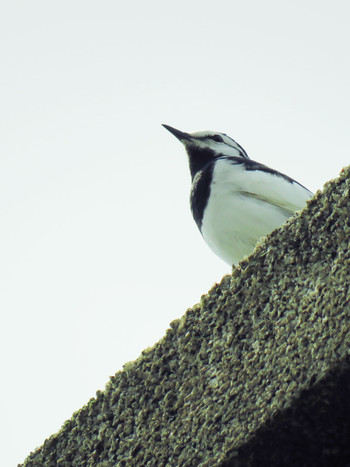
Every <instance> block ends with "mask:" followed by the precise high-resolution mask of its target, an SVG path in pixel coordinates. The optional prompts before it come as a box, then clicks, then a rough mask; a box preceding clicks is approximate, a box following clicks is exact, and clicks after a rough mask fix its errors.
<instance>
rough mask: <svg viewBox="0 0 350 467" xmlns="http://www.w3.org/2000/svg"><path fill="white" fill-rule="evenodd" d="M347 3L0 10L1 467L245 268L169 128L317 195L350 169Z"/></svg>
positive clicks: (12, 6) (78, 3)
mask: <svg viewBox="0 0 350 467" xmlns="http://www.w3.org/2000/svg"><path fill="white" fill-rule="evenodd" d="M349 10H350V7H349V3H348V2H346V1H345V0H344V1H332V2H329V1H327V2H326V1H319V0H318V1H316V0H311V1H305V0H296V1H293V2H286V1H281V0H275V1H271V0H267V1H264V2H261V1H259V0H251V1H244V2H243V1H239V2H238V1H232V0H226V1H216V2H209V1H203V0H201V1H193V0H192V1H191V0H186V1H183V0H178V1H177V2H176V3H174V2H164V1H160V0H159V1H152V0H150V1H148V2H144V1H134V2H124V1H123V2H122V1H116V0H115V1H110V0H106V1H100V2H97V1H94V2H93V1H91V0H84V1H83V0H69V1H64V0H60V1H59V2H58V1H52V2H47V1H44V0H42V1H38V0H31V1H30V2H28V1H24V0H22V1H19V0H18V1H13V2H7V3H6V4H5V3H4V5H3V6H2V11H1V15H0V37H1V43H0V44H1V45H0V47H1V50H0V53H1V73H0V83H1V86H0V102H1V106H0V109H1V111H0V116H1V127H0V128H1V138H0V150H1V157H0V167H1V170H0V192H1V196H0V213H1V219H2V228H1V242H0V264H1V266H0V274H1V294H0V307H1V322H2V326H1V339H0V351H1V355H2V364H1V368H2V384H1V397H0V404H1V405H0V410H1V414H2V416H1V427H0V440H1V444H2V443H3V447H2V449H1V454H0V456H2V457H3V458H2V459H1V458H0V464H1V465H3V466H11V465H16V464H17V463H18V462H22V461H23V460H24V458H25V457H26V456H27V455H28V454H29V452H30V451H31V450H34V449H35V448H36V447H37V446H39V445H41V444H42V443H43V441H44V440H45V438H47V437H48V436H50V435H51V434H53V433H54V432H56V431H58V430H59V429H60V427H61V425H62V423H63V422H64V421H65V420H66V419H68V418H70V417H71V415H72V413H73V412H74V411H76V410H78V409H79V408H80V407H81V406H83V405H84V404H85V403H86V402H87V401H88V400H89V398H90V397H93V396H94V395H95V392H96V390H97V389H103V388H104V385H105V384H106V382H107V381H108V378H109V376H111V375H113V374H114V373H115V372H116V371H118V370H120V369H121V367H122V365H123V364H124V363H125V362H127V361H130V360H133V359H135V358H137V357H138V356H139V354H140V352H141V351H142V350H143V349H144V348H146V347H149V346H152V345H153V344H154V343H155V342H157V340H159V339H160V338H161V337H162V336H163V335H164V334H165V331H166V329H167V327H168V325H169V323H170V322H171V321H172V320H174V319H176V318H179V317H181V316H182V315H183V313H184V312H185V311H186V309H187V308H188V307H190V306H192V305H194V304H195V303H197V302H198V301H199V300H200V297H201V295H202V294H204V293H206V292H207V291H208V290H209V288H210V287H211V286H212V285H213V284H214V283H215V282H217V281H219V280H220V279H221V278H222V276H223V275H224V274H226V273H229V272H230V267H229V266H227V265H226V264H225V263H223V262H222V261H221V260H220V259H219V258H216V257H215V256H214V254H213V253H212V252H211V251H210V250H209V248H208V247H207V246H206V244H205V243H204V241H203V240H202V238H201V235H200V233H199V231H198V230H197V227H196V225H195V223H194V221H193V219H192V217H191V213H190V209H189V201H188V198H189V190H190V175H189V170H188V165H187V159H186V155H185V151H184V149H183V148H182V146H181V144H180V143H179V142H178V141H177V140H176V139H175V138H174V137H173V136H172V135H171V134H170V133H168V132H167V131H166V130H165V129H164V128H162V127H161V123H167V124H169V125H171V126H174V127H176V128H179V129H181V130H183V131H197V130H218V131H222V132H225V133H227V134H228V135H230V136H231V137H233V138H234V139H235V140H237V141H238V142H239V143H240V144H241V145H242V146H243V147H244V148H245V150H246V151H247V152H248V154H249V155H250V157H251V158H252V159H255V160H258V161H259V162H262V163H264V164H266V165H269V166H271V167H273V168H275V169H277V170H280V171H282V172H284V173H286V174H288V175H290V176H291V177H293V178H295V179H296V180H298V181H299V182H300V183H302V184H304V185H305V186H307V187H308V188H309V189H310V190H312V191H316V190H317V189H320V188H322V186H323V184H324V183H325V182H326V181H327V180H329V179H330V178H334V177H336V176H337V175H338V173H339V171H340V170H341V168H342V167H343V166H345V165H347V164H348V163H349V155H348V153H349V150H348V140H347V138H348V133H349V101H350V99H349V98H350V86H349V83H350V65H349V59H348V56H349V43H350V30H349V25H348V18H349V13H350V11H349Z"/></svg>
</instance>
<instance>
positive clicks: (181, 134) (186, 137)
mask: <svg viewBox="0 0 350 467" xmlns="http://www.w3.org/2000/svg"><path fill="white" fill-rule="evenodd" d="M162 125H163V127H164V128H166V129H167V130H168V131H170V133H172V134H173V135H174V136H176V138H177V139H178V140H180V141H181V142H183V141H184V140H185V141H186V140H189V139H191V135H189V134H188V133H184V132H183V131H180V130H177V129H176V128H173V127H172V126H169V125H164V124H162Z"/></svg>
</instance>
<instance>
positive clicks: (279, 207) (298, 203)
mask: <svg viewBox="0 0 350 467" xmlns="http://www.w3.org/2000/svg"><path fill="white" fill-rule="evenodd" d="M163 127H164V128H165V129H167V130H168V131H169V132H170V133H172V134H173V135H174V136H175V137H176V138H177V139H178V140H179V141H180V142H181V143H182V144H183V145H184V146H185V149H186V152H187V155H188V161H189V168H190V173H191V179H192V187H191V193H190V207H191V211H192V215H193V218H194V220H195V222H196V224H197V227H198V229H199V231H200V233H201V234H202V237H203V238H204V241H205V242H206V243H207V245H208V246H209V247H210V248H211V250H212V251H213V252H214V253H215V254H216V255H217V256H219V258H221V259H222V260H223V261H225V262H226V263H228V264H230V265H231V266H232V265H233V266H236V265H237V264H238V263H239V262H240V261H241V260H242V259H243V258H245V257H246V256H248V255H250V254H251V253H252V252H253V251H254V249H255V246H256V244H257V242H258V241H259V240H260V239H261V238H262V237H265V236H266V235H268V234H269V233H271V232H272V231H273V230H274V229H276V228H277V227H279V226H280V225H281V224H283V222H284V221H285V220H286V219H288V218H289V217H291V216H292V215H293V214H294V213H295V212H296V211H299V210H301V209H302V208H303V207H304V206H305V205H306V202H307V200H308V199H310V198H311V197H312V196H313V193H312V192H311V191H310V190H308V189H307V188H305V187H304V186H303V185H301V184H300V183H298V182H297V181H295V180H293V179H292V178H291V177H289V176H288V175H285V174H283V173H281V172H278V171H277V170H274V169H272V168H270V167H267V166H266V165H264V164H261V163H260V162H256V161H255V160H252V159H250V158H249V156H248V154H247V153H246V151H245V150H244V149H243V148H242V146H240V145H239V144H238V143H237V142H236V141H235V140H234V139H232V138H231V137H229V136H227V134H225V133H219V132H214V131H198V132H194V133H186V132H183V131H180V130H177V129H176V128H173V127H171V126H169V125H165V124H163Z"/></svg>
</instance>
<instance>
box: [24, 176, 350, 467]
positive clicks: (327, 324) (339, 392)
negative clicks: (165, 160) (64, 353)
mask: <svg viewBox="0 0 350 467" xmlns="http://www.w3.org/2000/svg"><path fill="white" fill-rule="evenodd" d="M349 176H350V169H349V168H348V169H345V170H344V171H343V172H342V173H341V175H340V177H339V178H338V179H336V180H333V181H331V182H329V183H328V184H327V185H326V186H325V188H324V190H323V192H319V193H317V194H316V195H315V196H314V198H313V199H312V200H310V201H309V202H308V205H307V207H306V208H305V209H304V210H303V212H302V213H301V215H299V216H296V217H294V218H292V219H290V220H288V221H287V222H286V223H285V224H284V225H283V227H282V228H280V229H278V230H276V231H274V232H273V233H272V234H271V235H269V237H268V238H267V239H265V240H264V241H262V242H261V243H260V244H259V245H258V247H257V248H256V250H255V252H254V253H253V255H251V256H250V257H249V258H248V259H246V260H244V261H243V262H241V263H240V265H239V267H238V268H236V269H235V270H234V271H233V274H232V276H225V277H224V278H223V280H222V281H221V283H220V284H217V285H215V286H214V287H213V288H212V289H211V290H210V291H209V293H208V294H207V295H205V296H203V297H202V300H201V303H200V304H198V305H196V306H194V307H193V308H191V309H189V310H188V311H187V312H186V313H185V315H184V316H183V318H182V319H180V320H176V321H174V322H172V323H171V325H170V329H168V330H167V332H166V335H165V337H164V338H163V339H162V340H161V341H160V342H158V343H157V344H156V345H155V346H154V347H153V348H151V349H148V350H146V351H144V352H143V353H142V355H141V356H140V357H139V358H138V359H137V360H136V361H135V362H132V363H128V364H127V365H125V367H124V370H123V371H121V372H119V373H117V374H116V375H115V376H114V377H113V378H111V380H110V381H109V382H108V384H107V386H106V389H105V390H104V391H103V392H98V393H97V395H96V398H94V399H91V400H90V401H89V402H88V404H87V405H86V406H84V407H83V408H82V409H81V410H79V411H78V412H76V413H75V414H74V415H73V416H72V418H71V419H70V420H68V421H67V422H66V423H65V424H64V426H63V427H62V429H61V431H60V432H59V433H57V434H55V435H53V436H52V437H51V438H49V439H48V440H46V441H45V443H44V445H43V446H41V447H40V448H39V449H37V450H36V451H35V452H34V453H32V454H31V455H30V456H29V457H28V458H27V459H26V461H25V462H24V464H23V465H25V466H26V467H30V466H56V465H59V466H99V467H109V466H114V465H118V466H191V467H192V466H233V467H238V466H243V467H246V466H265V465H266V466H289V465H290V466H293V467H294V466H320V465H333V466H342V465H344V466H345V465H350V408H349V404H350V402H349V400H350V376H349V375H350V370H349V359H348V355H349V348H350V347H349V345H350V319H349V318H350V303H349V302H350V300H349V299H350V294H349V281H350V253H349V240H350V220H349V216H350V181H349ZM169 267H171V265H169ZM135 287H136V288H137V283H136V285H135ZM135 292H136V291H135ZM150 313H151V311H150Z"/></svg>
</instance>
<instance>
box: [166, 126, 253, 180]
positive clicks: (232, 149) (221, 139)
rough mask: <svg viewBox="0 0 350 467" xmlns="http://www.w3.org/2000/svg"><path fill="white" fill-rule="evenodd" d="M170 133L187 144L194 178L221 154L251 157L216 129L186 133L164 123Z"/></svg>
mask: <svg viewBox="0 0 350 467" xmlns="http://www.w3.org/2000/svg"><path fill="white" fill-rule="evenodd" d="M163 127H164V128H166V129H167V130H168V131H170V133H172V134H173V135H174V136H176V138H177V139H178V140H179V141H181V143H182V144H183V145H184V146H185V148H186V151H187V154H188V157H189V162H190V169H191V175H192V178H193V177H194V175H195V174H196V172H197V171H198V170H201V169H202V168H203V167H204V166H205V165H206V164H207V163H209V162H211V161H213V160H215V159H216V158H217V157H220V156H235V157H243V158H245V159H249V157H248V154H247V153H246V152H245V150H244V149H243V148H242V146H240V145H239V144H238V143H237V142H236V141H235V140H233V139H232V138H230V137H229V136H227V135H226V134H225V133H219V132H216V131H197V132H195V133H185V132H183V131H180V130H177V129H176V128H173V127H171V126H169V125H164V124H163Z"/></svg>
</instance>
